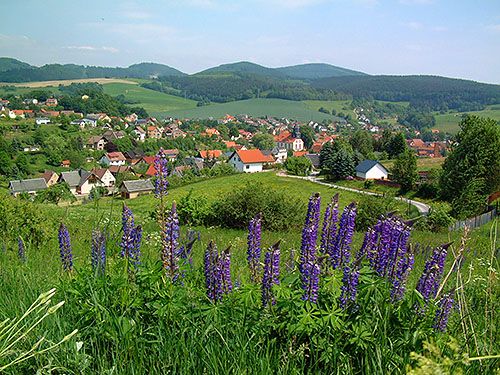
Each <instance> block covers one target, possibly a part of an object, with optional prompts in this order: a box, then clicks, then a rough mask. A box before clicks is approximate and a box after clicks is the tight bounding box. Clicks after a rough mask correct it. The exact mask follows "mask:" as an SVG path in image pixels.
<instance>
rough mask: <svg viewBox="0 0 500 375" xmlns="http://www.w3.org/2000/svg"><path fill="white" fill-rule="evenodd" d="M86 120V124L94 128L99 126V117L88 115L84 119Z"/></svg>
mask: <svg viewBox="0 0 500 375" xmlns="http://www.w3.org/2000/svg"><path fill="white" fill-rule="evenodd" d="M82 121H84V122H85V125H89V126H91V127H93V128H95V127H96V126H97V117H95V116H91V115H88V116H86V117H84V118H83V119H82Z"/></svg>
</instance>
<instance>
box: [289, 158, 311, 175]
mask: <svg viewBox="0 0 500 375" xmlns="http://www.w3.org/2000/svg"><path fill="white" fill-rule="evenodd" d="M285 168H286V170H287V172H288V173H290V174H293V175H296V176H308V175H309V173H310V172H311V170H312V163H311V160H310V159H309V158H307V157H305V156H300V157H298V156H290V157H289V158H287V159H286V161H285Z"/></svg>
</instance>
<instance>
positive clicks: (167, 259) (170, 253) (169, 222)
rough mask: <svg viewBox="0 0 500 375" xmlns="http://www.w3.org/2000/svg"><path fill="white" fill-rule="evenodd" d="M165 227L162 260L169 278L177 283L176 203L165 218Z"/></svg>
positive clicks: (177, 237)
mask: <svg viewBox="0 0 500 375" xmlns="http://www.w3.org/2000/svg"><path fill="white" fill-rule="evenodd" d="M164 226H165V232H164V234H163V235H162V237H163V238H162V250H161V259H162V262H163V268H164V269H165V272H166V274H167V277H168V278H169V279H170V280H172V281H174V282H175V281H177V279H178V277H179V216H178V215H177V208H176V204H175V202H174V203H173V204H172V209H171V210H170V212H169V213H168V215H167V217H166V218H165V224H164Z"/></svg>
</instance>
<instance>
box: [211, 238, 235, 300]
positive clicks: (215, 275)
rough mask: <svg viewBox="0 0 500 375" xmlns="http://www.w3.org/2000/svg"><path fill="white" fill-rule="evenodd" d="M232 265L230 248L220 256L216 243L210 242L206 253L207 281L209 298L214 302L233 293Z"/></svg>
mask: <svg viewBox="0 0 500 375" xmlns="http://www.w3.org/2000/svg"><path fill="white" fill-rule="evenodd" d="M230 265H231V255H230V253H229V248H227V249H226V250H224V251H223V252H222V253H220V254H219V253H218V252H217V246H216V244H215V242H214V241H210V242H209V243H208V247H207V250H206V252H205V281H206V286H207V297H208V298H210V299H211V300H212V301H214V302H217V301H221V300H222V297H223V295H224V294H229V293H230V292H231V291H232V283H231V272H230Z"/></svg>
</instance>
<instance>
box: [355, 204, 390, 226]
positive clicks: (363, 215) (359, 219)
mask: <svg viewBox="0 0 500 375" xmlns="http://www.w3.org/2000/svg"><path fill="white" fill-rule="evenodd" d="M393 209H394V199H391V198H388V197H376V196H371V195H363V196H362V197H361V198H360V200H359V202H358V214H357V215H356V231H358V232H359V231H365V230H367V229H368V228H369V227H371V226H372V225H375V224H376V223H377V220H378V218H379V217H380V216H382V215H383V214H385V213H386V212H389V211H391V210H393Z"/></svg>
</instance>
